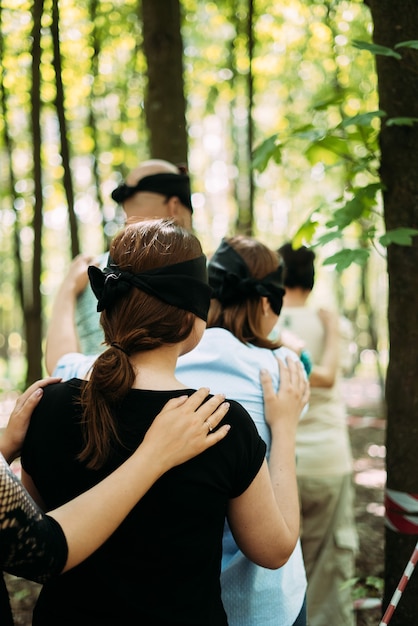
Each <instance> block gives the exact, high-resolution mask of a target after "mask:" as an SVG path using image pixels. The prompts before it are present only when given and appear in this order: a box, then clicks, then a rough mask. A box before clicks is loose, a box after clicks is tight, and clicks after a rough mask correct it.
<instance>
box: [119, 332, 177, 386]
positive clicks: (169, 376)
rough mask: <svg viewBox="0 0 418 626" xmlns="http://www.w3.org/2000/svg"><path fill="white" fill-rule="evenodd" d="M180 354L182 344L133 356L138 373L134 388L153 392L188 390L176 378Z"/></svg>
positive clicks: (132, 360)
mask: <svg viewBox="0 0 418 626" xmlns="http://www.w3.org/2000/svg"><path fill="white" fill-rule="evenodd" d="M179 354H180V344H174V345H164V346H160V347H159V348H154V350H147V351H145V352H136V353H135V354H133V355H132V356H131V357H130V361H131V363H132V365H133V368H134V370H135V372H136V378H135V382H134V384H133V385H132V387H133V388H134V389H151V390H153V391H167V390H173V389H186V387H185V385H183V384H182V383H181V382H180V381H179V380H177V378H176V377H175V369H176V365H177V359H178V357H179Z"/></svg>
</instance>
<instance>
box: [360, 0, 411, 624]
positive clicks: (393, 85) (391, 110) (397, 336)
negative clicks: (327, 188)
mask: <svg viewBox="0 0 418 626" xmlns="http://www.w3.org/2000/svg"><path fill="white" fill-rule="evenodd" d="M368 5H369V6H370V8H371V12H372V17H373V23H374V41H375V43H376V44H380V45H383V46H388V47H390V48H393V47H394V46H395V45H396V43H398V42H401V41H408V40H414V39H417V32H418V3H417V2H416V0H404V1H403V2H402V3H399V2H398V1H397V0H369V2H368ZM399 52H400V53H401V54H402V59H401V60H400V61H398V60H396V59H394V58H391V57H386V56H377V57H376V66H377V75H378V83H379V100H380V108H381V109H382V110H383V111H385V112H386V113H387V116H388V118H394V117H414V118H418V52H417V50H413V49H407V48H404V49H402V48H401V49H399ZM417 145H418V125H417V124H416V123H415V124H414V125H413V126H396V125H394V126H388V125H387V124H385V122H384V121H383V123H382V129H381V133H380V146H381V171H380V173H381V178H382V182H383V184H384V188H385V191H384V215H385V223H386V228H387V230H391V229H393V228H397V227H412V228H418V177H417V171H418V150H417ZM387 263H388V275H389V310H388V316H389V339H390V361H389V367H388V372H387V378H386V403H387V419H388V423H387V442H386V446H387V485H388V487H389V488H391V489H394V490H397V491H400V492H402V493H406V494H417V493H418V472H417V461H416V459H417V450H418V386H417V380H418V359H417V345H418V324H417V317H418V290H417V288H416V285H417V281H416V275H417V267H418V239H417V238H414V242H413V245H412V246H398V245H393V244H392V245H391V246H389V248H388V259H387ZM416 540H417V536H416V535H408V534H404V533H402V532H393V531H392V530H387V531H386V547H385V594H384V608H386V606H387V605H388V602H389V600H390V598H391V596H392V594H393V592H394V590H395V588H396V586H397V584H398V583H399V581H400V579H401V576H402V573H403V570H404V568H405V567H406V565H407V563H408V560H409V559H410V557H411V555H412V551H413V548H414V546H415V544H416ZM417 615H418V576H417V575H416V572H415V573H414V575H413V576H411V579H410V581H409V583H408V585H407V587H406V590H405V591H404V593H403V594H402V597H401V599H400V602H399V604H398V606H397V608H396V610H395V612H394V614H393V617H392V619H391V622H390V626H405V625H406V624H414V623H416V621H417Z"/></svg>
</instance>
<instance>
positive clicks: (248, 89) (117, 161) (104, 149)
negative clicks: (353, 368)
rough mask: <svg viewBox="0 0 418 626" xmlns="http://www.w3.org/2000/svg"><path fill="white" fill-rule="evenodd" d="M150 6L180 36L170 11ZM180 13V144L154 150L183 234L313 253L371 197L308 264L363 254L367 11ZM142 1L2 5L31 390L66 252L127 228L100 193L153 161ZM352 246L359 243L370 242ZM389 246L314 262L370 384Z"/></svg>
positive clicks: (20, 325) (7, 220)
mask: <svg viewBox="0 0 418 626" xmlns="http://www.w3.org/2000/svg"><path fill="white" fill-rule="evenodd" d="M145 4H146V3H145ZM154 4H155V5H160V8H161V11H159V16H160V18H161V20H163V21H165V22H166V28H167V37H172V38H173V39H174V38H175V37H176V36H178V34H179V33H178V32H177V33H176V24H175V22H173V20H170V17H172V16H171V9H170V7H169V5H170V4H171V3H170V2H156V3H154ZM181 4H182V12H183V20H182V25H181V36H182V46H183V49H184V56H183V66H184V94H185V98H186V119H187V143H188V145H187V144H186V150H187V152H186V153H185V152H184V148H182V147H180V149H179V150H178V152H177V153H176V152H175V150H174V151H172V148H171V144H170V141H172V139H170V138H169V137H167V139H166V143H167V146H166V147H164V145H163V147H162V148H161V149H160V151H159V152H158V153H156V152H154V153H153V154H152V156H156V157H159V158H167V159H168V160H172V161H175V162H179V161H187V162H188V167H189V171H190V175H191V180H192V190H193V192H194V194H193V204H194V207H195V213H194V227H195V230H196V233H197V235H198V236H199V237H200V239H201V240H202V243H203V245H204V248H205V250H206V251H207V252H208V253H210V252H211V251H212V250H213V249H214V248H215V247H216V246H217V244H218V243H219V241H220V239H221V237H222V236H224V235H226V234H229V233H232V232H235V231H236V230H245V231H247V232H252V234H254V235H255V236H257V237H259V238H260V239H262V240H263V241H265V243H267V244H269V245H271V246H274V247H278V246H279V245H281V244H282V243H283V242H284V241H285V240H287V239H294V238H295V237H296V236H297V234H299V237H298V242H299V243H302V242H304V243H310V242H311V240H312V238H314V239H313V240H312V243H316V241H315V239H318V237H319V236H320V235H321V234H323V233H324V232H329V226H327V224H328V222H329V221H330V219H332V216H333V214H334V212H335V210H336V208H340V207H342V206H344V205H345V204H346V202H347V201H348V200H350V199H351V200H352V199H353V198H355V195H356V190H357V189H359V188H362V189H363V188H365V187H367V189H368V190H369V191H368V192H366V194H368V195H367V198H366V199H365V200H364V201H363V200H361V199H360V203H362V204H361V208H363V206H364V204H367V208H368V209H369V208H370V209H371V208H372V206H373V204H374V205H375V207H374V209H373V211H372V210H370V211H369V212H368V213H369V214H368V215H365V216H364V218H362V219H360V220H359V221H358V222H356V223H351V224H350V225H349V226H348V227H347V228H346V230H345V232H344V235H343V237H338V238H337V239H334V240H333V241H331V242H330V243H329V244H327V245H324V244H321V245H320V246H319V247H318V249H317V255H318V257H319V262H321V260H324V258H326V257H327V256H330V255H331V254H334V253H336V252H338V251H339V250H341V249H342V248H344V247H346V248H359V247H360V246H359V238H360V237H362V236H363V235H364V232H365V231H366V230H368V229H370V228H371V227H373V228H376V229H379V230H382V229H383V224H382V219H381V210H380V208H379V204H380V199H379V194H378V186H377V185H376V186H375V187H372V185H373V184H375V183H377V180H378V179H377V167H378V147H377V133H378V129H379V117H378V115H375V116H373V114H372V115H371V116H370V113H371V112H375V111H377V108H378V105H377V92H376V75H375V71H374V67H373V64H374V58H373V55H372V54H370V52H368V51H364V50H361V49H359V48H357V47H356V45H355V42H356V41H357V40H362V41H370V37H371V29H372V25H371V18H370V14H369V11H368V9H367V7H365V5H364V4H363V3H362V2H333V1H329V2H302V1H301V2H299V1H298V0H296V1H295V0H292V1H288V2H275V3H271V2H267V1H260V0H259V1H258V2H257V7H256V13H255V12H253V13H252V14H250V13H249V3H248V0H234V1H226V0H224V1H223V2H217V3H214V2H202V1H196V0H185V1H184V2H182V3H181ZM42 5H43V6H42ZM250 5H251V3H250ZM140 9H141V7H139V8H138V3H137V1H136V0H127V1H124V2H117V1H116V2H103V1H101V2H98V1H97V0H90V1H89V2H86V3H82V4H80V3H77V2H74V1H71V0H65V1H63V2H60V5H59V7H58V2H56V1H55V0H54V1H53V2H52V1H51V2H48V1H46V2H45V4H43V3H42V2H35V5H34V6H32V4H31V3H29V2H16V0H13V1H12V0H10V2H5V1H3V2H2V11H1V14H0V19H1V41H0V55H1V64H2V67H3V73H2V77H1V84H0V90H1V107H2V111H1V113H2V115H1V118H0V141H1V144H0V150H1V152H0V154H1V170H0V177H1V183H0V197H1V209H2V210H1V231H0V237H1V240H0V245H1V247H0V254H1V263H2V272H1V278H0V281H1V288H0V355H1V370H0V377H1V379H2V380H3V381H4V382H3V384H4V385H7V384H8V381H10V380H11V381H12V385H16V384H19V383H20V384H25V382H26V370H25V366H26V358H27V357H28V358H29V359H30V363H29V380H33V379H35V378H37V377H39V375H41V371H40V370H39V367H40V362H41V361H42V358H41V353H40V350H41V348H40V346H39V337H40V338H41V341H42V338H43V334H44V327H45V323H46V322H47V319H48V313H49V310H50V304H51V299H52V296H53V294H54V291H55V289H56V287H57V284H58V283H59V282H60V281H61V279H62V277H63V274H64V273H65V271H66V268H67V266H68V263H69V260H70V258H71V257H72V256H74V255H75V254H77V253H78V252H79V251H85V252H93V253H95V252H97V253H99V252H101V251H102V250H103V249H104V247H105V246H106V245H107V241H106V240H108V239H109V238H111V236H112V235H113V234H114V233H115V231H116V230H117V228H118V227H119V226H120V224H121V219H122V218H121V215H120V214H119V213H118V207H117V206H116V205H115V203H114V202H113V200H112V199H111V198H110V193H111V191H112V190H113V189H114V188H115V187H116V186H117V184H118V183H119V182H120V180H121V178H123V176H124V175H126V173H127V172H128V171H129V170H130V169H131V168H133V167H135V166H137V164H138V163H139V162H140V161H141V160H144V159H146V158H149V156H150V154H151V150H150V135H151V137H152V133H153V128H152V127H151V128H149V125H148V124H147V115H146V111H145V107H146V98H147V62H146V58H145V54H144V49H143V40H144V33H143V31H142V25H141V11H140ZM164 14H165V18H164ZM151 27H152V25H151V26H150V28H151ZM35 55H37V56H35ZM173 58H174V57H172V58H171V60H170V64H169V65H168V66H166V68H165V72H164V73H160V74H159V76H158V80H159V81H160V82H161V83H167V82H169V81H170V80H173V79H174V80H175V81H176V84H177V86H178V88H179V89H182V86H183V85H182V82H181V79H182V74H181V73H180V74H177V75H175V73H176V67H175V63H174V61H173ZM168 73H170V74H171V73H172V76H170V75H168ZM171 100H172V101H171V103H170V106H171V107H173V108H174V107H175V106H177V103H176V102H175V101H174V100H175V98H174V97H172V98H171ZM364 114H367V118H365V117H364ZM162 115H163V114H161V115H159V113H158V111H157V114H156V116H155V120H156V121H154V125H155V126H157V127H158V126H161V125H163V124H164V121H163V120H162ZM362 115H363V117H361V116H362ZM353 118H354V119H353ZM356 119H357V121H356ZM152 121H153V120H152V119H151V122H152ZM351 121H352V122H353V123H352V124H351ZM349 122H350V124H349ZM171 131H172V133H173V128H171ZM177 134H178V135H179V136H180V137H181V135H182V133H181V132H180V130H179V132H178V133H177ZM164 140H165V138H164V137H163V138H162V139H161V141H162V142H164ZM256 148H258V153H256V155H255V158H254V151H255V149H256ZM156 150H158V146H157V147H156ZM161 150H164V152H163V153H162V152H161ZM38 151H39V153H38V154H35V153H36V152H38ZM170 151H172V152H173V153H172V154H170ZM269 157H272V158H270V159H269ZM252 165H254V166H255V168H256V169H254V168H252ZM37 187H38V188H37ZM304 224H305V228H302V230H300V229H301V227H302V226H303V225H304ZM382 232H383V231H382ZM361 246H362V247H363V246H364V247H368V246H369V242H368V241H367V239H363V241H362V242H361ZM384 254H385V250H384V249H383V248H381V249H377V250H374V249H373V251H372V252H371V254H370V255H366V256H365V257H362V256H360V257H357V260H359V261H360V262H361V265H358V264H354V265H352V266H351V267H350V268H349V270H347V271H346V272H344V273H343V274H342V275H339V274H337V273H336V272H335V271H334V270H335V265H330V266H328V267H326V266H324V267H321V268H320V269H319V275H320V279H319V280H318V285H319V286H318V289H317V297H318V298H320V297H321V287H320V285H321V283H322V282H323V283H324V284H325V288H324V294H326V295H325V296H324V298H326V299H327V301H326V302H323V304H325V305H327V306H337V305H338V307H339V308H340V310H341V312H342V313H344V314H345V315H346V316H347V317H348V318H349V319H351V320H352V321H353V322H354V324H355V328H356V333H355V341H356V344H357V345H358V346H359V353H358V359H359V363H360V364H361V366H362V367H366V368H368V369H371V370H372V372H373V373H374V372H375V371H376V368H377V367H378V368H379V369H378V370H377V371H378V373H379V376H380V377H381V378H382V377H383V375H382V371H383V370H384V368H385V366H386V363H387V330H386V306H387V299H386V292H387V289H386V282H387V279H386V272H385V261H384ZM363 261H364V262H363ZM329 294H335V301H334V302H328V300H329V297H330V295H329ZM41 316H42V317H41ZM38 321H43V322H44V324H43V325H42V326H40V325H39V326H38ZM25 329H26V332H25ZM29 339H30V340H29ZM27 340H28V341H27ZM28 344H29V345H28ZM37 346H38V349H37Z"/></svg>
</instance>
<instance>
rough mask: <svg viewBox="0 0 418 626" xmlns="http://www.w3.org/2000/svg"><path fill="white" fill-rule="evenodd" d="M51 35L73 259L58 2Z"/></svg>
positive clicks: (73, 229)
mask: <svg viewBox="0 0 418 626" xmlns="http://www.w3.org/2000/svg"><path fill="white" fill-rule="evenodd" d="M51 34H52V42H53V47H54V57H53V65H54V70H55V84H56V90H57V95H56V99H55V106H56V110H57V116H58V122H59V129H60V137H61V157H62V166H63V168H64V180H63V183H64V189H65V195H66V197H67V205H68V218H69V222H70V234H71V254H72V256H73V257H75V256H77V254H79V253H80V243H79V238H78V227H77V218H76V215H75V212H74V188H73V180H72V176H71V165H70V146H69V143H68V135H67V119H66V117H65V96H64V85H63V82H62V63H61V49H60V38H59V7H58V0H53V2H52V22H51Z"/></svg>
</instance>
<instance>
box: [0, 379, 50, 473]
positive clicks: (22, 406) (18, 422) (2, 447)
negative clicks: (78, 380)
mask: <svg viewBox="0 0 418 626" xmlns="http://www.w3.org/2000/svg"><path fill="white" fill-rule="evenodd" d="M60 380H61V379H60V378H44V379H43V380H38V381H36V382H35V383H33V385H31V386H30V387H28V389H26V391H25V392H24V393H22V394H21V395H20V396H19V398H18V399H17V401H16V405H15V408H14V409H13V411H12V413H11V415H10V417H9V421H8V423H7V426H6V430H5V431H4V433H3V435H2V436H1V437H0V453H1V454H2V455H3V456H4V458H5V459H6V461H7V462H8V463H11V462H12V461H13V460H14V459H15V458H17V457H18V456H19V454H20V450H21V448H22V444H23V441H24V439H25V435H26V431H27V429H28V426H29V421H30V418H31V415H32V411H33V410H34V408H35V407H36V405H37V404H38V402H39V400H40V399H41V398H42V393H43V392H42V388H43V387H46V385H50V384H51V383H58V382H59V381H60Z"/></svg>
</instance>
